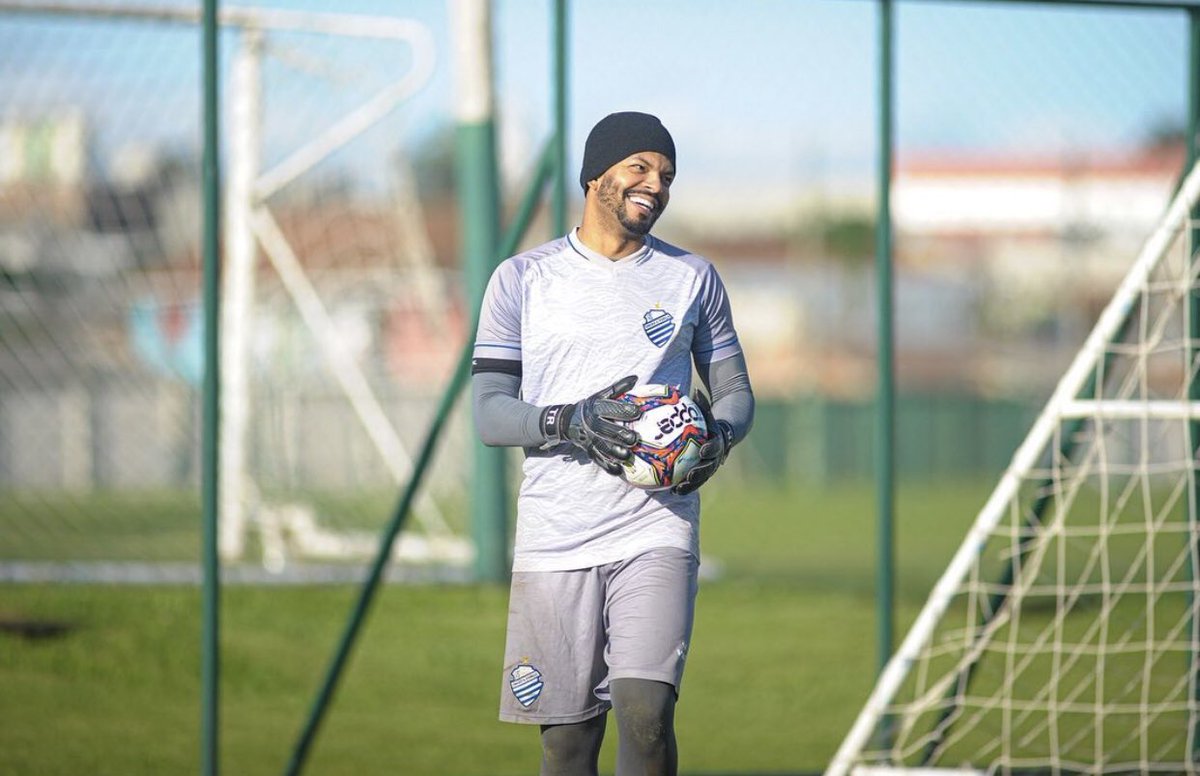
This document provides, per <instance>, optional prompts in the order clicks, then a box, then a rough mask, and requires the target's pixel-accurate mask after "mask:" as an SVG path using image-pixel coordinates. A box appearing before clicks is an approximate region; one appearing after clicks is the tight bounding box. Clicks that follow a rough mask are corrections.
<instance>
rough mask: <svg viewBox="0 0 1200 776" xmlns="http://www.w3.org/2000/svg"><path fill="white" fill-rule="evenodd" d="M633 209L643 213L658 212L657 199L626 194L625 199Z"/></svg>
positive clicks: (642, 195) (643, 195) (646, 195)
mask: <svg viewBox="0 0 1200 776" xmlns="http://www.w3.org/2000/svg"><path fill="white" fill-rule="evenodd" d="M625 198H626V199H627V200H629V202H631V203H632V204H633V206H634V207H636V208H638V209H639V210H641V211H643V212H645V213H654V212H655V211H656V210H658V199H657V198H656V197H653V196H650V195H649V194H627V195H626V197H625Z"/></svg>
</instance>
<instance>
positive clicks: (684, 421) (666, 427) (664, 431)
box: [654, 404, 703, 442]
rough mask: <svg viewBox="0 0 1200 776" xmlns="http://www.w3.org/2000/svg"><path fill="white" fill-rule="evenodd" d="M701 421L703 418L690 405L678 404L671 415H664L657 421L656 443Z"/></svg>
mask: <svg viewBox="0 0 1200 776" xmlns="http://www.w3.org/2000/svg"><path fill="white" fill-rule="evenodd" d="M701 420H703V416H702V415H700V413H699V412H697V411H696V409H695V408H694V407H692V406H691V405H688V404H677V405H675V409H674V410H672V411H671V413H670V414H669V415H664V416H662V417H661V418H657V419H656V420H655V423H656V424H657V425H658V434H656V435H655V437H654V441H655V442H657V441H658V440H660V439H662V438H663V437H665V436H667V435H668V434H671V433H673V432H675V431H677V430H679V429H681V428H683V427H684V426H686V425H688V424H689V423H691V424H695V423H697V422H699V421H701Z"/></svg>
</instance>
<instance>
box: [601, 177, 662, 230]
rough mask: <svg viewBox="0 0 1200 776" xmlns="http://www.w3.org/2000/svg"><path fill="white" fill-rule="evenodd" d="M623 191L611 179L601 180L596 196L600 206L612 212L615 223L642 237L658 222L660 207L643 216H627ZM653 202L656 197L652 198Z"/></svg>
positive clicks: (627, 209) (627, 210) (640, 214)
mask: <svg viewBox="0 0 1200 776" xmlns="http://www.w3.org/2000/svg"><path fill="white" fill-rule="evenodd" d="M627 192H628V189H626V190H625V191H619V190H618V189H617V184H616V182H615V181H613V179H612V178H608V177H605V178H602V179H601V180H600V188H599V189H598V190H597V192H596V194H597V196H598V198H599V200H600V204H601V205H603V206H604V207H605V209H607V210H609V211H611V212H612V214H613V216H614V217H615V218H616V219H617V222H618V223H619V224H621V226H622V227H623V228H624V229H625V231H626V232H628V233H630V234H633V235H637V236H638V237H643V236H645V235H647V234H649V233H650V229H651V228H652V227H653V226H654V222H655V221H657V220H658V216H659V214H660V213H662V207H661V206H660V207H658V208H655V210H654V212H653V213H649V214H645V215H643V214H642V213H640V212H639V213H637V214H635V215H630V214H629V208H628V207H626V205H625V194H626V193H627ZM654 199H655V200H657V199H658V197H655V198H654Z"/></svg>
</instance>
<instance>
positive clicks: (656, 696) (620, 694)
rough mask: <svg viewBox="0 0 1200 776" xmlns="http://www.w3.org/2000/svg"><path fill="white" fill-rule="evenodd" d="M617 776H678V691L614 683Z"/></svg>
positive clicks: (632, 682) (635, 682)
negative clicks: (676, 724)
mask: <svg viewBox="0 0 1200 776" xmlns="http://www.w3.org/2000/svg"><path fill="white" fill-rule="evenodd" d="M609 686H610V689H611V691H612V702H613V711H614V712H615V713H616V715H617V733H618V735H619V736H620V739H619V744H618V746H617V774H618V776H634V775H635V774H636V775H637V776H675V773H676V769H677V768H678V767H679V754H678V752H677V751H676V748H675V688H674V686H672V685H669V684H667V683H665V682H655V681H651V680H649V679H613V680H612V682H611V683H610V685H609Z"/></svg>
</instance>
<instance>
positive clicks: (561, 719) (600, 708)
mask: <svg viewBox="0 0 1200 776" xmlns="http://www.w3.org/2000/svg"><path fill="white" fill-rule="evenodd" d="M699 565H700V564H699V561H698V560H697V559H696V556H694V555H692V554H691V553H689V552H686V551H684V550H677V549H659V550H651V551H649V552H646V553H643V554H641V555H638V556H637V557H634V558H630V559H629V560H623V561H619V562H617V563H609V564H606V565H604V566H597V567H595V568H588V569H578V570H573V571H527V572H515V573H514V574H513V577H512V591H511V593H510V595H509V604H508V638H507V643H506V645H505V648H504V678H503V682H502V684H501V689H500V719H501V720H503V721H505V722H523V723H528V724H534V725H549V724H566V723H571V722H582V721H583V720H585V719H590V718H592V717H595V716H597V715H599V714H603V713H605V712H606V711H608V710H609V709H610V708H611V707H612V703H611V702H610V700H609V693H608V683H609V681H610V680H612V679H626V678H634V679H652V680H655V681H659V682H666V683H668V684H672V685H674V686H675V692H676V694H678V692H679V686H680V682H681V681H682V679H683V664H684V661H685V660H686V659H687V652H688V644H689V642H690V641H691V637H692V619H693V613H694V612H695V608H696V576H697V570H698V568H699Z"/></svg>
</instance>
